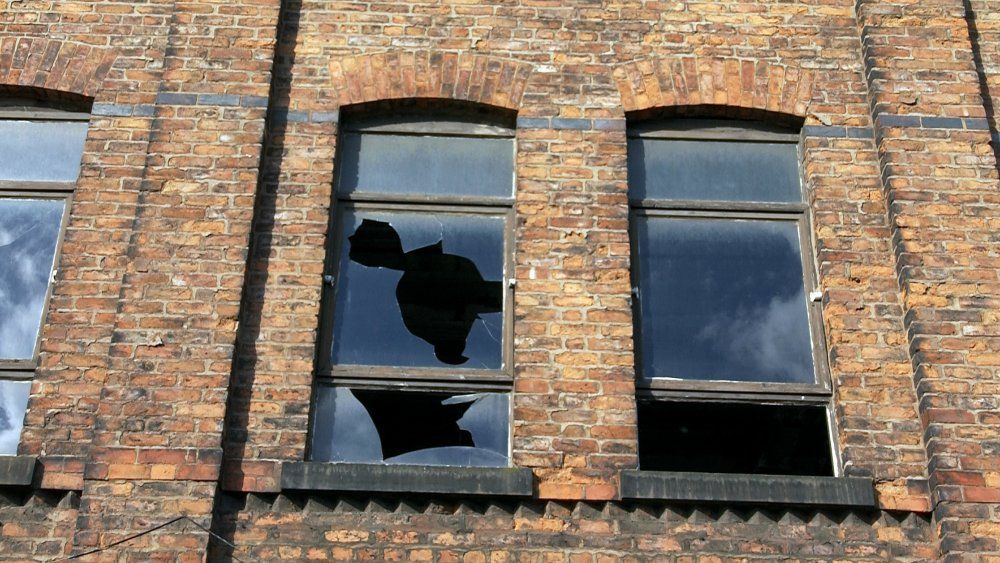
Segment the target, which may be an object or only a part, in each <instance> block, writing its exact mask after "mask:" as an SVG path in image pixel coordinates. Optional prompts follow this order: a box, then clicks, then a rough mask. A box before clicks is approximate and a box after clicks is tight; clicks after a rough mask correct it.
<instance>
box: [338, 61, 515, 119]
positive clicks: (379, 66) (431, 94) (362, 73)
mask: <svg viewBox="0 0 1000 563" xmlns="http://www.w3.org/2000/svg"><path fill="white" fill-rule="evenodd" d="M531 72H532V66H531V65H530V64H528V63H524V62H519V61H513V60H509V59H502V58H497V57H487V56H484V55H479V54H470V53H440V52H428V51H421V52H391V53H378V54H372V55H360V56H355V57H346V58H341V59H337V60H335V61H333V62H332V63H330V81H331V86H332V87H333V88H334V90H335V92H336V93H337V102H338V106H344V105H348V104H359V103H365V102H373V101H377V100H391V99H402V98H438V99H446V100H463V101H468V102H475V103H480V104H486V105H491V106H496V107H501V108H506V109H513V110H516V109H518V108H519V107H520V105H521V97H522V96H523V94H524V89H525V85H526V84H527V82H528V78H529V77H530V76H531Z"/></svg>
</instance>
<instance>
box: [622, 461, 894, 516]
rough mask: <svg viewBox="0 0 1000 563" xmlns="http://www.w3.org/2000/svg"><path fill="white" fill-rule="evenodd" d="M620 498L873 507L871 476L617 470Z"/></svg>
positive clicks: (874, 501)
mask: <svg viewBox="0 0 1000 563" xmlns="http://www.w3.org/2000/svg"><path fill="white" fill-rule="evenodd" d="M621 498H623V499H658V500H670V501H697V502H726V503H746V504H798V505H820V506H857V507H872V508H874V507H875V506H877V503H876V500H875V486H874V483H873V482H872V480H871V479H867V478H859V477H799V476H785V475H744V474H727V473H680V472H677V473H675V472H665V471H636V470H628V471H622V472H621Z"/></svg>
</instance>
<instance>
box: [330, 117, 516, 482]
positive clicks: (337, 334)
mask: <svg viewBox="0 0 1000 563" xmlns="http://www.w3.org/2000/svg"><path fill="white" fill-rule="evenodd" d="M512 125H513V119H512V116H509V115H506V116H502V117H497V116H486V117H484V116H478V117H476V118H474V119H471V120H470V119H464V118H462V117H458V118H452V117H447V116H446V117H442V118H439V119H436V120H427V119H424V118H423V117H421V116H420V115H419V114H417V113H415V112H408V111H399V112H396V116H395V118H388V117H386V114H385V113H382V114H381V115H379V116H377V117H373V114H371V113H369V114H367V116H365V115H357V116H351V115H350V114H349V113H348V115H347V116H345V119H344V122H343V124H342V126H341V134H340V137H339V139H338V145H339V146H338V160H337V167H338V170H337V186H336V190H335V213H334V216H333V218H332V221H331V229H330V241H331V245H330V249H331V256H330V260H329V266H328V268H327V273H326V276H325V279H326V285H327V288H326V292H325V296H324V315H323V323H322V325H321V342H322V346H321V349H320V352H319V355H318V362H319V374H320V378H321V384H320V385H319V386H318V387H317V390H316V400H315V403H314V409H313V430H312V445H311V450H310V457H311V459H313V460H321V461H339V462H355V463H360V462H365V463H401V464H427V465H464V466H468V465H472V466H506V465H508V464H509V455H508V450H509V446H508V442H509V411H510V401H509V387H510V380H511V376H510V365H509V364H510V351H509V349H508V348H509V346H508V344H509V339H510V337H509V335H508V333H509V330H510V323H511V315H510V311H509V303H510V290H511V289H510V285H509V284H508V283H507V282H506V280H507V277H508V275H509V271H510V267H511V266H510V259H509V242H508V239H509V232H510V228H511V205H512V197H513V162H514V160H513V159H514V139H513V129H512Z"/></svg>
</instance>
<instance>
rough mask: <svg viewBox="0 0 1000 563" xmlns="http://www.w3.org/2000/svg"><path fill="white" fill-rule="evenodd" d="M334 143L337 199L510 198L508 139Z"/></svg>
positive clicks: (362, 138) (375, 137)
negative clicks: (354, 195)
mask: <svg viewBox="0 0 1000 563" xmlns="http://www.w3.org/2000/svg"><path fill="white" fill-rule="evenodd" d="M340 143H341V146H340V147H338V150H339V151H340V171H339V174H340V177H339V180H338V190H339V191H340V193H344V194H348V193H355V192H368V193H393V194H419V195H471V196H495V197H510V196H511V195H512V194H513V193H514V172H513V171H514V140H513V139H507V138H493V137H475V138H473V137H441V136H428V135H386V134H371V133H369V134H359V133H349V134H346V135H344V136H343V137H341V140H340Z"/></svg>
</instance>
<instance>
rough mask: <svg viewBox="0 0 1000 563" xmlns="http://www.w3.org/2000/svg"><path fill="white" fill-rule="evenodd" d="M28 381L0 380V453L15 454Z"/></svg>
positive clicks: (26, 399) (22, 418)
mask: <svg viewBox="0 0 1000 563" xmlns="http://www.w3.org/2000/svg"><path fill="white" fill-rule="evenodd" d="M30 390H31V382H30V381H5V380H0V455H16V454H17V444H18V442H19V441H20V440H21V426H22V425H23V424H24V411H25V409H27V408H28V392H29V391H30Z"/></svg>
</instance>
